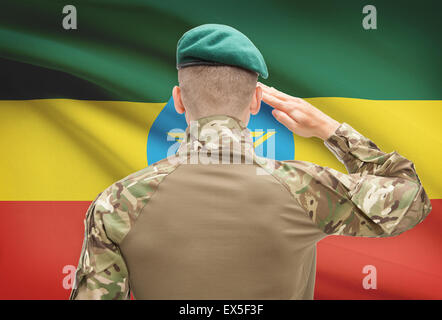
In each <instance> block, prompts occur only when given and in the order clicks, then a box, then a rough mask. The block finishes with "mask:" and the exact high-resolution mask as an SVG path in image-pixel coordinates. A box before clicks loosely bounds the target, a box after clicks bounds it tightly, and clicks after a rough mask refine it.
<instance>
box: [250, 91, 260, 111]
mask: <svg viewBox="0 0 442 320" xmlns="http://www.w3.org/2000/svg"><path fill="white" fill-rule="evenodd" d="M261 100H262V88H261V87H260V86H256V89H255V93H254V94H253V98H252V102H251V103H250V113H251V114H253V115H255V114H257V113H258V112H259V109H260V108H261Z"/></svg>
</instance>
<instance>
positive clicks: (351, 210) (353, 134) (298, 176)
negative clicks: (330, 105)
mask: <svg viewBox="0 0 442 320" xmlns="http://www.w3.org/2000/svg"><path fill="white" fill-rule="evenodd" d="M324 143H325V145H326V146H327V148H329V149H330V150H331V151H332V152H333V153H334V154H335V155H336V156H337V157H338V159H339V160H340V161H342V162H343V163H344V164H345V166H346V167H347V170H348V172H349V174H344V173H341V172H338V171H336V170H334V169H331V168H327V167H321V166H319V165H316V164H313V163H309V162H304V161H283V162H282V163H281V167H280V168H278V169H277V170H276V172H277V174H278V175H279V176H280V177H281V178H282V180H283V181H284V182H285V183H286V184H287V186H288V188H289V189H290V191H291V193H292V194H293V196H294V197H295V198H296V199H297V200H298V202H299V204H300V205H301V206H302V207H303V208H304V209H305V211H306V213H307V214H308V215H309V216H310V218H311V219H312V220H313V222H314V223H315V224H316V225H317V226H318V227H319V228H320V229H321V230H323V231H324V232H325V233H326V234H333V235H348V236H365V237H388V236H395V235H398V234H401V233H402V232H404V231H406V230H408V229H410V228H412V227H414V226H415V225H417V224H418V223H420V222H421V221H422V220H423V219H424V218H425V217H426V216H427V215H428V214H429V212H430V211H431V203H430V200H429V198H428V196H427V194H426V193H425V190H424V189H423V187H422V184H421V182H420V180H419V178H418V176H417V173H416V171H415V168H414V165H413V163H412V162H411V161H409V160H407V159H406V158H404V157H402V156H401V155H399V154H398V153H397V152H391V153H384V152H382V151H381V150H380V149H379V148H378V147H377V146H376V145H375V144H374V143H373V142H372V141H370V140H369V139H367V138H366V137H364V136H363V135H361V134H360V133H359V132H357V131H356V130H355V129H353V128H352V127H351V126H350V125H348V124H346V123H343V124H341V125H340V126H339V127H338V128H337V129H336V131H335V132H334V133H333V134H332V135H331V136H330V137H329V138H328V139H327V140H325V141H324Z"/></svg>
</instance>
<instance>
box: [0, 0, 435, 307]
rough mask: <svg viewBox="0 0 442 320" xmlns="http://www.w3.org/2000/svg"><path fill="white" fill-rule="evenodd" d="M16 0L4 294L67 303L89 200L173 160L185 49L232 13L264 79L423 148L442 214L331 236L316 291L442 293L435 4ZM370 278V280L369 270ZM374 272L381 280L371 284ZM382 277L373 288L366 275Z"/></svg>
mask: <svg viewBox="0 0 442 320" xmlns="http://www.w3.org/2000/svg"><path fill="white" fill-rule="evenodd" d="M371 4H372V5H374V6H375V7H376V11H377V29H370V30H366V29H364V28H363V25H362V20H363V18H364V14H363V12H362V9H363V7H364V6H365V5H366V3H365V1H339V2H337V1H336V2H335V1H326V0H322V1H319V0H315V1H302V2H301V1H278V2H273V3H272V2H268V1H254V2H253V4H251V3H247V2H242V1H241V2H238V1H233V0H224V1H221V2H207V1H192V2H186V3H185V4H184V3H183V2H182V1H167V2H166V1H163V2H161V1H146V0H130V1H128V0H126V1H123V0H106V1H105V0H88V1H80V0H78V1H71V2H70V5H72V6H74V7H75V9H76V15H77V29H67V30H66V29H64V28H63V24H62V21H63V19H64V18H65V17H66V15H67V14H66V13H63V8H64V7H65V5H66V3H65V2H64V1H58V0H51V1H49V0H41V1H38V3H36V2H35V1H30V0H23V1H20V2H17V1H12V0H7V1H6V3H4V4H2V10H1V12H0V70H1V72H0V82H1V86H0V130H1V131H0V132H1V136H2V138H1V139H0V148H1V151H2V154H1V155H2V156H1V157H0V172H1V175H0V176H1V178H2V183H1V184H0V217H1V219H2V224H0V237H1V244H0V269H1V270H2V273H1V275H0V282H1V283H2V286H1V287H0V298H2V299H65V298H67V297H68V295H69V291H70V287H71V285H72V279H73V272H74V270H75V267H76V265H77V262H78V257H79V254H80V250H81V243H82V238H83V230H84V229H83V218H84V215H85V211H86V209H87V207H88V205H89V203H90V202H91V200H93V199H94V198H95V196H96V195H97V194H98V193H99V192H101V191H102V190H104V189H105V188H106V187H107V186H109V185H110V184H112V183H113V182H115V181H117V180H119V179H121V178H123V177H125V176H127V175H128V174H130V173H132V172H134V171H137V170H140V169H141V168H143V167H145V166H146V165H148V164H150V163H153V162H155V161H157V160H159V159H161V158H163V157H164V156H165V155H166V154H167V152H168V150H169V149H170V148H172V149H173V148H174V145H176V143H177V142H179V141H180V137H181V135H180V134H181V133H182V130H183V129H184V128H185V122H184V119H183V117H182V116H180V115H178V114H175V113H174V111H173V100H172V99H171V98H170V95H171V90H172V88H173V86H174V85H176V84H177V76H176V68H175V49H176V43H177V41H178V39H179V38H180V36H181V35H182V34H183V33H184V32H185V31H187V30H188V29H190V28H192V27H194V26H196V25H199V24H203V23H222V24H228V25H231V26H233V27H235V28H237V29H238V30H240V31H241V32H243V33H244V34H246V35H247V36H248V37H249V38H251V39H252V41H253V42H254V43H255V44H256V45H257V47H258V48H259V49H260V50H261V52H262V53H263V55H264V57H265V59H266V62H267V65H268V67H269V72H270V76H269V79H268V81H266V84H268V85H271V86H274V87H277V88H278V89H280V90H282V91H284V92H286V93H288V94H291V95H294V96H299V97H302V98H305V99H306V100H307V101H309V102H311V103H312V104H313V105H315V106H317V107H318V108H319V109H321V110H322V111H324V112H325V113H327V114H329V115H330V116H332V117H334V118H335V119H337V120H338V121H340V122H347V123H349V124H350V125H352V126H353V127H354V128H356V129H357V130H358V131H360V132H361V133H362V134H364V135H365V136H367V137H369V138H370V139H372V140H373V141H375V142H376V144H377V145H378V146H379V147H380V148H381V149H382V150H384V151H386V152H391V151H393V150H396V151H398V152H399V153H400V154H402V155H403V156H405V157H407V158H409V159H411V160H412V161H413V162H414V163H415V165H416V169H417V172H418V173H419V176H420V178H421V180H422V183H423V185H424V187H425V189H426V190H427V193H428V194H429V196H430V198H431V199H432V205H433V211H432V213H431V214H430V215H429V217H428V218H427V219H426V220H425V221H424V222H423V223H422V224H420V225H418V226H417V227H416V228H414V229H412V230H410V231H408V232H406V233H404V234H402V235H400V236H397V237H394V238H391V239H390V238H389V239H362V238H349V237H335V236H330V237H327V238H326V239H324V240H323V241H321V242H320V243H319V244H318V269H317V280H316V291H315V298H316V299H441V298H442V277H441V276H440V272H439V271H440V269H441V267H442V255H441V254H440V249H441V247H442V236H441V233H440V231H439V230H440V229H441V228H442V218H441V214H442V200H441V199H442V183H441V182H440V181H441V180H442V172H441V166H440V159H441V158H442V141H441V133H442V127H441V126H440V122H441V119H442V101H441V94H442V93H441V87H442V86H441V85H442V81H441V73H440V52H441V46H442V44H441V42H440V40H439V37H440V31H441V27H442V23H441V20H440V18H439V12H440V9H442V7H441V4H440V3H438V2H436V1H421V2H419V3H418V4H416V3H415V2H414V1H402V2H401V5H400V6H398V5H396V4H394V3H392V2H385V1H371ZM249 127H250V129H251V130H252V131H253V135H254V142H255V148H257V150H258V151H259V152H260V153H262V154H263V155H269V154H268V152H269V149H270V148H267V146H268V144H269V143H274V144H275V146H276V152H275V154H274V155H273V156H274V157H276V158H278V159H293V158H295V159H297V160H305V161H310V162H315V163H318V164H320V165H323V166H328V167H333V168H335V169H337V170H341V171H345V168H344V167H343V165H342V164H341V163H339V162H338V161H337V160H336V159H335V158H334V156H333V155H332V154H331V153H330V152H329V151H328V150H327V149H326V148H325V147H324V146H323V145H322V142H321V141H319V140H317V139H305V138H300V137H297V136H293V134H291V133H290V132H289V131H288V130H287V129H285V128H284V127H282V126H281V125H279V123H277V122H276V121H275V120H274V119H273V118H272V117H271V115H270V107H269V106H266V105H264V104H263V111H262V112H261V113H260V114H259V115H257V116H254V117H252V119H251V122H250V125H249ZM367 279H369V280H367ZM373 281H375V283H373ZM367 283H368V285H367Z"/></svg>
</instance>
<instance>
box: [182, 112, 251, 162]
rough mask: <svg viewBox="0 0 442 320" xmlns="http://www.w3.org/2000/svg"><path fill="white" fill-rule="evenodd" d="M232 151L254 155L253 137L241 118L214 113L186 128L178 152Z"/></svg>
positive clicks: (194, 121) (193, 121) (191, 123)
mask: <svg viewBox="0 0 442 320" xmlns="http://www.w3.org/2000/svg"><path fill="white" fill-rule="evenodd" d="M226 149H227V151H229V150H230V151H232V152H233V153H240V154H241V155H251V156H253V154H254V151H253V138H252V135H251V133H250V131H249V129H247V126H246V125H245V124H244V122H242V121H241V120H239V119H237V118H235V117H232V116H226V115H212V116H208V117H203V118H200V119H198V120H192V121H191V122H190V124H189V126H188V127H187V129H186V133H185V136H184V140H183V142H182V143H181V145H180V147H179V148H178V153H179V154H182V153H188V152H204V151H205V152H216V151H223V152H225V151H226Z"/></svg>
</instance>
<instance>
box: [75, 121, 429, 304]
mask: <svg viewBox="0 0 442 320" xmlns="http://www.w3.org/2000/svg"><path fill="white" fill-rule="evenodd" d="M324 143H325V146H326V147H327V148H328V149H329V150H330V151H332V152H333V153H334V154H335V156H336V157H337V158H338V159H339V160H340V161H341V162H343V163H344V164H345V166H346V168H347V170H348V174H344V173H340V172H338V171H336V170H334V169H331V168H327V167H321V166H319V165H316V164H313V163H309V162H305V161H274V160H271V159H266V158H261V157H258V156H257V155H256V154H255V153H254V151H253V142H252V138H251V135H250V132H249V131H248V130H247V128H246V126H245V125H244V124H243V123H242V122H241V121H239V120H237V119H234V118H232V117H227V116H211V117H206V118H202V119H199V120H198V121H197V122H196V123H193V124H191V126H190V127H189V128H188V129H187V131H186V137H185V139H184V141H183V142H182V144H181V145H180V148H179V150H178V152H177V154H176V155H174V156H172V157H169V158H167V159H164V160H161V161H159V162H157V163H155V164H152V165H150V166H148V167H147V168H145V169H143V170H141V171H139V172H136V173H134V174H131V175H129V176H128V177H126V178H124V179H122V180H120V181H118V182H116V183H115V184H113V185H112V186H110V187H109V188H107V189H106V190H105V191H104V192H102V193H101V194H100V195H99V196H98V197H97V198H96V199H95V200H94V201H93V202H92V204H91V205H90V207H89V209H88V211H87V215H86V219H85V238H84V244H83V249H82V253H81V257H80V262H79V265H78V269H77V273H76V280H75V284H74V289H73V290H72V293H71V299H129V298H130V292H131V290H132V291H133V292H134V295H135V297H136V298H139V299H194V298H195V299H206V298H207V299H218V298H220V299H312V298H313V289H314V277H315V272H314V271H315V257H316V243H317V242H318V241H319V240H321V239H323V238H324V237H325V236H327V235H347V236H361V237H389V236H396V235H398V234H400V233H402V232H404V231H406V230H408V229H410V228H412V227H414V226H415V225H417V224H418V223H420V222H421V221H422V220H423V219H424V218H425V217H426V216H427V215H428V213H429V212H430V211H431V204H430V200H429V199H428V196H427V195H426V193H425V191H424V189H423V187H422V185H421V183H420V180H419V178H418V176H417V174H416V171H415V168H414V165H413V163H412V162H411V161H409V160H407V159H405V158H404V157H402V156H400V155H399V154H398V153H397V152H391V153H384V152H382V151H381V150H379V148H378V147H377V146H376V145H375V144H374V143H373V142H371V141H370V140H369V139H367V138H365V137H364V136H362V135H361V134H360V133H358V132H357V131H356V130H354V129H353V128H352V127H351V126H350V125H348V124H346V123H342V124H341V125H340V126H339V127H338V128H337V130H336V131H335V132H334V134H333V135H332V136H330V138H329V139H327V140H326V141H325V142H324ZM226 161H227V162H228V161H230V163H231V165H226V164H223V163H225V162H226ZM186 171H187V173H186ZM180 172H181V173H180ZM168 181H169V182H168ZM160 184H161V186H160ZM177 185H178V186H177ZM177 187H179V189H176V188H177ZM174 188H175V189H174ZM244 189H247V191H246V190H244ZM243 190H244V191H243ZM230 191H232V192H230ZM172 192H173V193H174V195H171V194H170V193H172ZM154 194H155V197H154ZM214 194H215V195H216V197H215V196H214ZM273 200H274V203H272V201H273ZM129 270H130V272H129Z"/></svg>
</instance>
